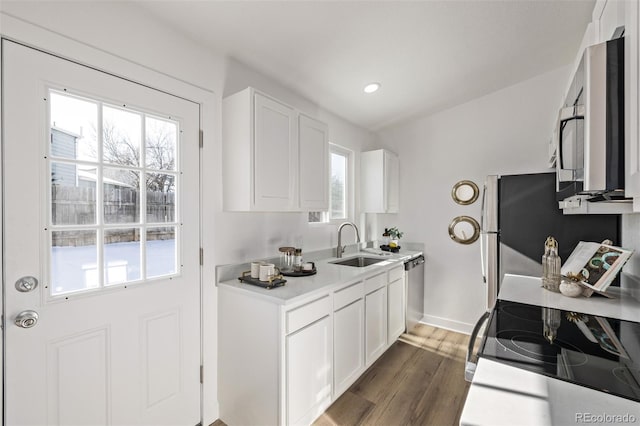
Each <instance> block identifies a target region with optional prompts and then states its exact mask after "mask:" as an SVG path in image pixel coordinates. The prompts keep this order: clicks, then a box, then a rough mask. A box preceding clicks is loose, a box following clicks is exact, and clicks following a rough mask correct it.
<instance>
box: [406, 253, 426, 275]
mask: <svg viewBox="0 0 640 426" xmlns="http://www.w3.org/2000/svg"><path fill="white" fill-rule="evenodd" d="M422 264H424V256H423V255H420V256H418V257H416V258H414V259H411V260H408V261H407V262H406V263H405V264H404V270H405V271H409V270H411V269H413V268H416V267H418V266H420V265H422Z"/></svg>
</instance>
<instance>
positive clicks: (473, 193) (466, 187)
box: [451, 180, 480, 206]
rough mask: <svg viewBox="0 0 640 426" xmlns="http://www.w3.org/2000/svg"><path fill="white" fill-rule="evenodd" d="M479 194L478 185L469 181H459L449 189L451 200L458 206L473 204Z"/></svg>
mask: <svg viewBox="0 0 640 426" xmlns="http://www.w3.org/2000/svg"><path fill="white" fill-rule="evenodd" d="M479 194H480V190H479V189H478V185H476V184H475V183H474V182H472V181H470V180H461V181H460V182H458V183H456V184H455V185H453V188H452V189H451V198H453V201H455V202H456V203H458V204H462V205H463V206H466V205H469V204H473V203H474V202H475V201H476V200H477V199H478V195H479Z"/></svg>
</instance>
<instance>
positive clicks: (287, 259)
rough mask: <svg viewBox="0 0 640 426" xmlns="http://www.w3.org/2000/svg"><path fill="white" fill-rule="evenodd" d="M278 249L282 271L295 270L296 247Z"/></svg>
mask: <svg viewBox="0 0 640 426" xmlns="http://www.w3.org/2000/svg"><path fill="white" fill-rule="evenodd" d="M278 250H279V251H280V271H281V272H291V271H293V256H294V250H295V248H293V247H280V248H279V249H278Z"/></svg>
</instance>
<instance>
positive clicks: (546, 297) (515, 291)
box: [460, 275, 640, 426]
mask: <svg viewBox="0 0 640 426" xmlns="http://www.w3.org/2000/svg"><path fill="white" fill-rule="evenodd" d="M607 294H610V295H612V296H614V298H613V299H609V298H606V297H603V296H598V295H593V296H592V297H576V298H573V297H567V296H564V295H562V294H560V293H555V292H552V291H548V290H545V289H544V288H542V280H541V279H540V278H537V277H527V276H522V275H505V277H504V279H503V281H502V285H501V286H500V293H499V295H498V298H499V299H501V300H509V301H513V302H520V303H527V304H530V305H537V306H543V307H548V308H555V309H562V310H565V311H572V312H581V313H586V314H591V315H598V316H605V317H610V318H617V319H622V320H627V321H636V322H640V301H639V300H637V299H636V298H635V297H634V294H637V292H635V293H634V292H632V291H629V290H628V289H623V288H619V287H609V289H607ZM638 407H639V404H638V403H637V402H636V401H632V400H629V399H625V398H621V397H618V396H614V395H610V394H607V393H605V392H601V391H598V390H594V389H590V388H587V387H584V386H580V385H577V384H574V383H569V382H566V381H563V380H558V379H554V378H551V377H547V376H544V375H541V374H537V373H534V372H531V371H527V370H523V369H520V368H517V367H513V366H510V365H506V364H503V363H500V362H496V361H493V360H489V359H486V358H482V357H481V358H479V359H478V364H477V367H476V370H475V374H474V376H473V382H472V383H471V387H470V388H469V393H468V394H467V398H466V401H465V405H464V409H463V411H462V416H461V418H460V425H474V426H482V425H487V426H488V425H491V426H494V425H496V426H498V425H514V424H518V425H564V424H581V423H585V424H599V425H604V424H621V423H630V424H635V423H636V422H638V421H640V409H639V408H638ZM625 416H626V417H625ZM629 416H635V417H632V418H630V417H629ZM625 419H626V420H625Z"/></svg>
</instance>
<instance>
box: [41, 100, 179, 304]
mask: <svg viewBox="0 0 640 426" xmlns="http://www.w3.org/2000/svg"><path fill="white" fill-rule="evenodd" d="M49 100H50V102H49V106H50V107H49V117H50V133H49V134H50V140H49V146H48V155H47V161H48V168H49V170H50V176H49V177H48V184H49V185H50V194H51V198H50V205H49V212H50V214H49V220H48V222H49V223H48V226H49V229H50V231H51V232H50V235H51V239H50V242H49V248H50V250H49V256H50V257H49V260H50V268H49V271H50V294H51V295H53V296H56V295H62V294H67V293H73V292H81V291H86V290H95V289H100V288H105V287H108V286H115V285H122V284H131V283H137V282H142V281H144V280H146V279H148V278H156V277H167V276H171V275H177V274H178V273H179V269H178V262H179V256H178V253H179V239H178V237H179V233H180V232H179V230H180V227H179V222H178V220H179V219H178V218H179V217H180V211H179V203H178V195H179V194H178V192H179V191H178V188H180V170H179V161H178V160H179V159H178V153H179V149H178V148H179V146H178V141H179V135H180V127H179V122H178V121H176V120H174V119H172V118H170V117H159V116H157V115H153V114H148V113H147V112H145V111H142V110H137V109H135V108H131V107H129V106H126V105H124V106H123V105H114V104H111V103H108V102H104V101H102V100H99V99H90V98H87V97H83V96H79V95H76V94H72V93H69V92H68V91H66V90H55V89H51V90H50V91H49Z"/></svg>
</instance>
